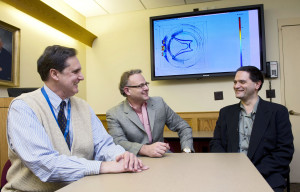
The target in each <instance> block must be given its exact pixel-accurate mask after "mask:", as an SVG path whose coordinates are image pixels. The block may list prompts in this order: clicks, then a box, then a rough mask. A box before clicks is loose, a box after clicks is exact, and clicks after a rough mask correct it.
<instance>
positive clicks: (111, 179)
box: [58, 153, 273, 192]
mask: <svg viewBox="0 0 300 192" xmlns="http://www.w3.org/2000/svg"><path fill="white" fill-rule="evenodd" d="M141 159H142V160H143V162H144V164H146V165H148V166H149V167H150V169H149V170H147V171H144V172H141V173H120V174H103V175H95V176H87V177H84V178H82V179H80V180H79V181H76V182H74V183H72V184H70V185H68V186H66V187H64V188H62V189H60V190H58V191H59V192H82V191H89V192H94V191H97V192H98V191H110V192H115V191H116V192H119V191H122V192H186V191H188V192H201V191H203V192H241V191H242V192H250V191H251V192H254V191H255V192H272V191H273V190H272V189H271V187H270V186H269V185H268V183H267V182H266V181H265V180H264V178H263V177H262V176H261V175H260V173H259V172H258V171H257V169H256V168H255V167H254V165H253V164H252V163H251V162H250V160H249V159H248V158H247V157H246V155H244V154H241V153H218V154H217V153H191V154H185V153H168V154H166V155H165V156H164V157H162V158H149V157H142V158H141Z"/></svg>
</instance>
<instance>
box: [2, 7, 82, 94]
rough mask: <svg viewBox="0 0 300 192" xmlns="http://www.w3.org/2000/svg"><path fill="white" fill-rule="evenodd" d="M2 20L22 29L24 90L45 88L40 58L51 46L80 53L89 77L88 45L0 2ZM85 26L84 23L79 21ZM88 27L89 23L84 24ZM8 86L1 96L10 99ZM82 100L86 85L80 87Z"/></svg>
mask: <svg viewBox="0 0 300 192" xmlns="http://www.w3.org/2000/svg"><path fill="white" fill-rule="evenodd" d="M0 20H1V21H3V22H6V23H8V24H10V25H13V26H15V27H17V28H20V31H21V32H20V33H21V38H20V39H21V40H20V87H41V86H42V85H43V82H42V81H41V78H40V76H39V74H38V72H37V59H38V58H39V57H40V55H41V54H42V53H43V51H44V49H45V48H46V47H47V46H49V45H54V44H58V45H63V46H67V47H73V48H75V49H77V50H78V58H79V60H80V62H81V65H82V68H83V74H85V66H86V45H84V44H82V43H80V42H79V41H77V40H74V39H73V38H71V37H69V36H67V35H65V34H63V33H61V32H60V31H57V30H56V29H54V28H52V27H50V26H48V25H46V24H44V23H42V22H40V21H38V20H37V19H34V18H33V17H31V16H29V15H27V14H25V13H23V12H21V11H19V10H17V9H15V8H14V7H12V6H10V5H8V4H6V3H3V2H2V1H0ZM79 23H80V24H82V25H83V23H82V20H80V22H79ZM84 24H85V23H84ZM6 89H7V87H4V86H1V85H0V97H7V96H8V95H7V90H6ZM79 89H80V92H79V94H78V96H79V97H81V98H84V99H85V98H86V84H85V82H82V83H81V84H79Z"/></svg>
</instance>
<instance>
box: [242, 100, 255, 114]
mask: <svg viewBox="0 0 300 192" xmlns="http://www.w3.org/2000/svg"><path fill="white" fill-rule="evenodd" d="M259 100H260V98H259V97H258V99H257V101H256V103H255V105H254V107H253V110H252V112H251V114H256V111H257V106H258V103H259ZM240 108H241V109H243V110H244V111H246V110H245V107H244V105H243V104H242V102H240Z"/></svg>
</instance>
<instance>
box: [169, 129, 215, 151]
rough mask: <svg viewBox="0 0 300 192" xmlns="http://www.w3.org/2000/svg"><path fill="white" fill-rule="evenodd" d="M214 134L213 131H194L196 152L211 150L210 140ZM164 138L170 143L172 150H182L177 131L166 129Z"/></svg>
mask: <svg viewBox="0 0 300 192" xmlns="http://www.w3.org/2000/svg"><path fill="white" fill-rule="evenodd" d="M213 135H214V132H213V131H193V142H194V149H195V152H196V153H197V152H199V153H200V152H201V153H203V152H209V142H210V140H211V139H212V138H213ZM164 139H165V142H167V143H169V144H170V147H171V151H172V152H174V153H180V152H181V146H180V140H179V137H178V133H177V132H173V131H165V132H164Z"/></svg>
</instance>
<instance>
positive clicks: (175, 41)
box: [150, 5, 266, 80]
mask: <svg viewBox="0 0 300 192" xmlns="http://www.w3.org/2000/svg"><path fill="white" fill-rule="evenodd" d="M150 35H151V79H152V80H162V79H181V78H202V77H211V76H230V75H234V73H235V71H236V70H237V69H238V68H239V67H241V66H256V67H257V68H259V69H260V70H261V71H262V72H263V73H265V62H266V61H265V60H266V56H265V55H266V53H265V52H266V51H265V34H264V10H263V5H249V6H241V7H231V8H222V9H214V10H206V11H194V12H188V13H179V14H171V15H162V16H155V17H150Z"/></svg>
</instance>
